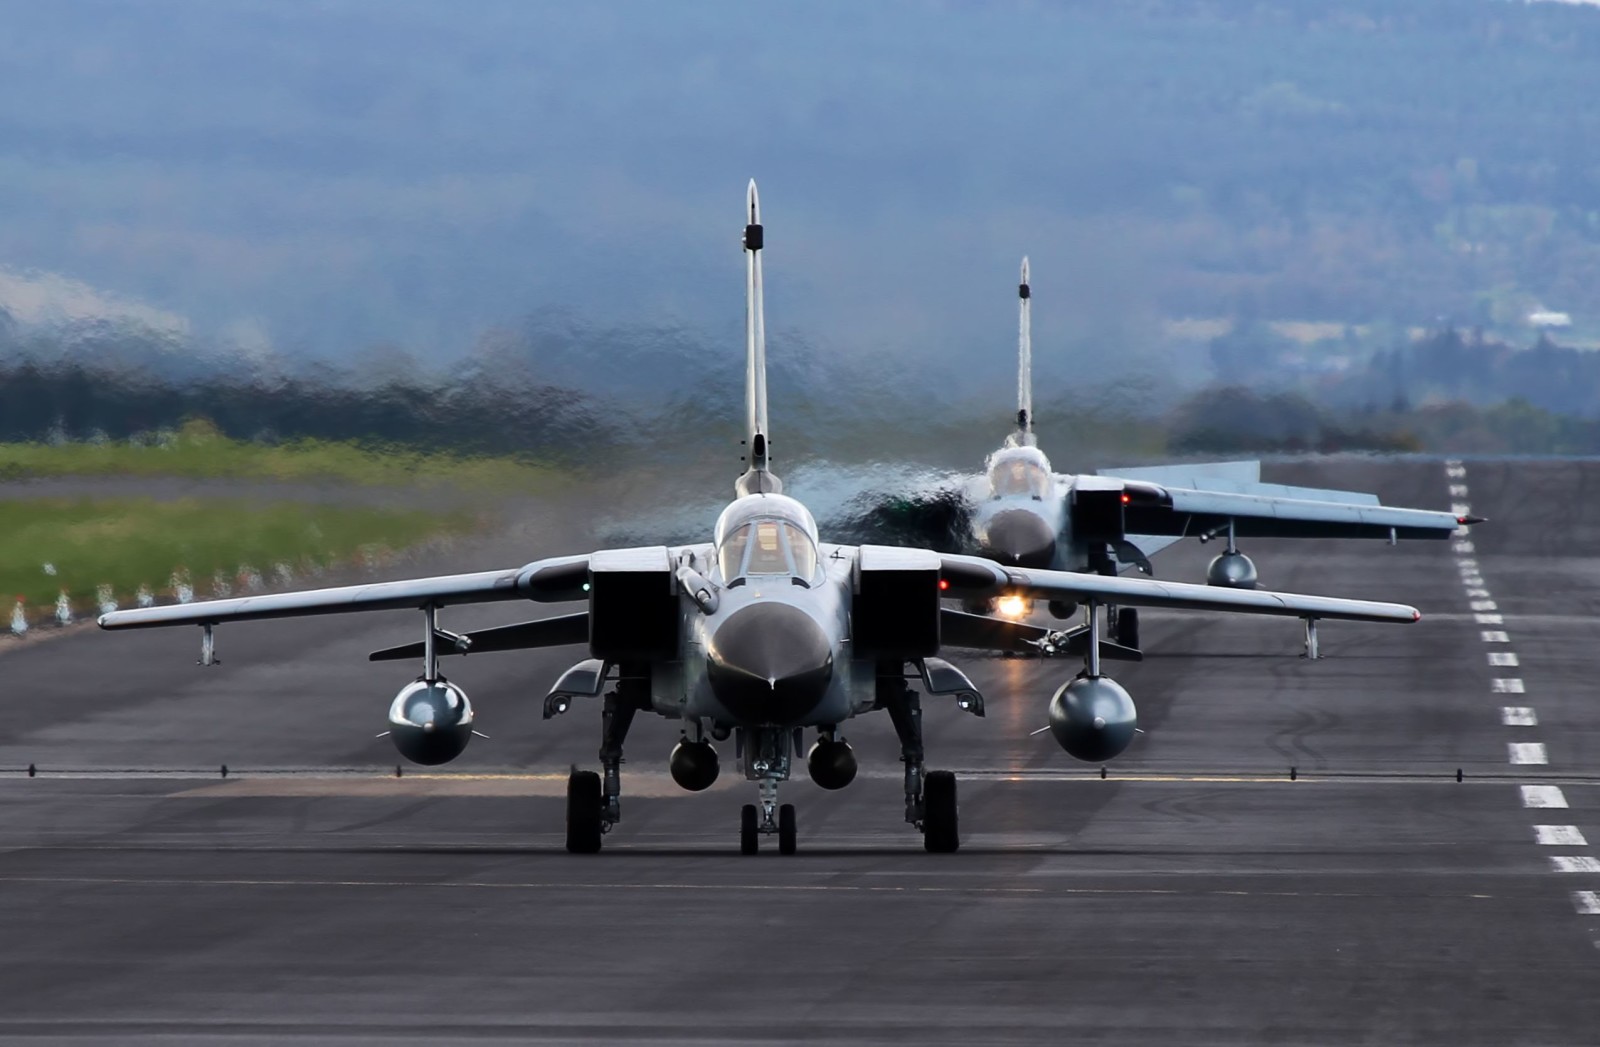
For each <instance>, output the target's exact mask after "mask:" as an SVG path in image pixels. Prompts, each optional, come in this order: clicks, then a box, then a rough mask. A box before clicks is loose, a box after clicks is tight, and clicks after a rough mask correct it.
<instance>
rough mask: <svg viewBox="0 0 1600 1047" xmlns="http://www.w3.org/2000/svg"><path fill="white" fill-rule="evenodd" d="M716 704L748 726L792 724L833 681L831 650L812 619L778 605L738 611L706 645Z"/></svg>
mask: <svg viewBox="0 0 1600 1047" xmlns="http://www.w3.org/2000/svg"><path fill="white" fill-rule="evenodd" d="M706 663H707V673H708V675H709V676H710V679H711V689H712V691H713V692H714V693H715V694H716V696H717V700H718V701H720V702H721V703H722V704H723V706H725V707H726V708H727V710H728V712H730V713H731V714H733V715H734V716H735V717H737V718H738V719H740V720H742V721H744V722H746V723H775V724H789V723H796V722H798V721H799V720H800V719H801V718H803V717H804V716H805V715H806V714H807V713H809V712H810V711H811V710H812V709H815V708H816V706H817V703H818V702H820V701H822V697H823V695H824V694H826V693H827V690H828V683H829V682H830V681H831V680H832V679H833V645H832V644H830V643H829V642H828V636H827V634H826V633H824V632H823V631H822V628H821V627H820V626H819V625H817V623H816V622H815V621H813V620H812V618H811V616H810V615H808V614H806V613H805V612H804V611H802V610H800V609H799V608H797V607H790V606H788V605H787V604H781V603H757V604H751V605H749V606H748V607H741V608H739V609H738V610H737V611H735V612H733V614H731V615H729V616H728V618H727V620H726V621H724V622H723V623H722V624H721V625H719V626H718V627H717V631H716V632H715V633H713V634H712V635H711V638H710V640H709V641H708V642H707V644H706Z"/></svg>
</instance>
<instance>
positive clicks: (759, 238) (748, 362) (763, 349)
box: [734, 178, 783, 496]
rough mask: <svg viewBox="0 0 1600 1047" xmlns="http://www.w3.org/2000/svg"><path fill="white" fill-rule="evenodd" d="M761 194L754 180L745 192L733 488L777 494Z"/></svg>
mask: <svg viewBox="0 0 1600 1047" xmlns="http://www.w3.org/2000/svg"><path fill="white" fill-rule="evenodd" d="M763 246H764V232H763V229H762V225H761V197H760V196H758V195H757V193H756V181H755V179H754V178H752V179H751V180H750V188H749V190H748V191H747V192H746V194H745V225H744V262H745V273H744V342H745V377H744V397H745V427H744V429H745V434H744V442H745V451H746V460H747V462H748V466H749V467H748V468H747V469H746V470H745V472H744V475H742V476H740V477H739V482H738V483H737V484H735V485H734V489H735V490H736V491H738V493H739V494H740V495H741V496H743V495H747V494H777V493H778V492H780V491H782V490H783V484H782V483H781V482H780V481H779V480H778V478H777V477H776V476H774V475H772V473H771V472H770V471H769V470H768V468H767V463H768V458H769V454H768V447H767V318H766V314H765V313H764V312H763V309H762V303H761V249H762V247H763Z"/></svg>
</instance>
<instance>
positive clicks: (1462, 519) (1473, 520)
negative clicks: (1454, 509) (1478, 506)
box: [1456, 516, 1489, 527]
mask: <svg viewBox="0 0 1600 1047" xmlns="http://www.w3.org/2000/svg"><path fill="white" fill-rule="evenodd" d="M1488 522H1489V518H1488V517H1487V516H1458V517H1456V523H1457V524H1460V525H1461V526H1462V527H1471V526H1472V525H1473V524H1481V523H1488Z"/></svg>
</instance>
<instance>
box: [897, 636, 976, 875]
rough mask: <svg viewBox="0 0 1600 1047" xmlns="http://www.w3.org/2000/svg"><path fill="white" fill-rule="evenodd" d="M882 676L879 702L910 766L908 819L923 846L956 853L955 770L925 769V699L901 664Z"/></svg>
mask: <svg viewBox="0 0 1600 1047" xmlns="http://www.w3.org/2000/svg"><path fill="white" fill-rule="evenodd" d="M889 668H891V667H888V666H886V667H885V671H883V672H881V673H880V675H879V676H878V705H879V706H880V707H881V708H883V709H886V710H888V713H889V719H890V720H892V721H893V722H894V730H895V734H897V735H899V737H900V762H901V763H903V764H905V767H906V821H908V822H910V823H911V824H912V825H915V826H916V827H917V828H918V829H921V830H922V846H923V847H924V848H925V849H926V850H928V851H929V852H931V853H933V854H952V853H954V852H955V851H956V850H957V849H958V848H960V846H961V831H960V822H959V819H958V816H957V804H956V776H955V773H954V772H953V771H928V772H924V771H923V766H922V755H923V754H922V699H921V698H920V696H918V694H917V692H915V691H913V690H912V689H911V688H910V687H907V686H906V681H905V677H904V676H902V675H900V668H899V666H894V667H892V668H893V669H894V670H895V672H894V674H893V675H890V674H889V673H888V672H887V670H888V669H889Z"/></svg>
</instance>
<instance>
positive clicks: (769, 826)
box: [739, 728, 798, 854]
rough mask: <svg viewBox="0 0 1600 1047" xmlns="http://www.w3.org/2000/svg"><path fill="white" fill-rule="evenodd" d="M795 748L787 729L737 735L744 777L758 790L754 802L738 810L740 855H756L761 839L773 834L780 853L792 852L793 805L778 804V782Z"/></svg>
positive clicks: (794, 831) (786, 772) (786, 771)
mask: <svg viewBox="0 0 1600 1047" xmlns="http://www.w3.org/2000/svg"><path fill="white" fill-rule="evenodd" d="M794 747H795V745H794V737H793V735H792V734H791V733H790V732H789V731H787V730H779V729H775V728H763V729H761V730H753V731H748V732H746V731H740V732H739V748H740V751H741V755H742V756H743V758H744V771H745V777H746V778H748V779H750V780H751V781H754V782H755V783H756V789H757V791H758V800H757V802H756V803H747V804H745V805H744V807H743V808H741V809H740V811H739V853H740V854H756V853H758V852H759V851H760V850H761V837H763V836H774V835H775V836H777V837H778V853H779V854H793V853H795V849H796V836H797V831H798V830H797V822H796V819H795V811H794V804H792V803H785V804H780V803H778V783H780V782H783V781H786V780H787V779H788V777H789V764H790V757H791V755H792V753H793V750H794Z"/></svg>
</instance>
